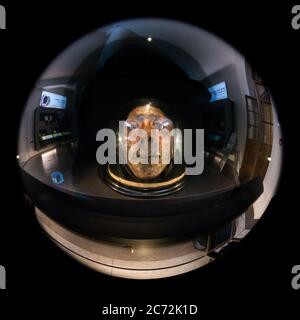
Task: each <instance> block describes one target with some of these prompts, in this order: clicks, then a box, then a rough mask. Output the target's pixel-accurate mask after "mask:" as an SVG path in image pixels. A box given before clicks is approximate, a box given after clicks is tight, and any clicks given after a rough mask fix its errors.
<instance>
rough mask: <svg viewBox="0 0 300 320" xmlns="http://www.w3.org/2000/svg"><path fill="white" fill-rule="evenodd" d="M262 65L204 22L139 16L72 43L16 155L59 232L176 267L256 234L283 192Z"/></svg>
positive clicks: (146, 263)
mask: <svg viewBox="0 0 300 320" xmlns="http://www.w3.org/2000/svg"><path fill="white" fill-rule="evenodd" d="M281 141H282V136H281V129H280V122H279V120H278V117H277V113H276V108H275V105H274V101H273V99H272V96H271V94H270V91H269V89H268V87H267V85H266V84H265V82H264V80H263V78H262V77H261V76H260V75H259V74H258V73H257V72H256V71H255V70H254V69H253V68H252V67H251V65H250V64H249V63H248V62H247V61H246V59H245V57H243V56H242V55H241V54H240V53H239V52H237V51H236V50H235V49H234V48H232V47H231V46H230V45H229V44H227V43H225V42H224V41H223V40H221V39H219V38H218V37H216V36H215V35H213V34H211V33H209V32H207V31H205V30H202V29H200V28H198V27H195V26H192V25H189V24H186V23H182V22H178V21H172V20H164V19H134V20H126V21H120V22H117V23H113V24H110V25H107V26H104V27H102V28H99V29H97V30H95V31H94V32H91V33H90V34H88V35H86V36H85V37H83V38H81V39H79V40H78V41H76V42H75V43H74V44H72V45H71V46H70V47H68V48H67V49H65V50H64V51H63V52H62V53H61V54H60V55H59V56H58V57H57V58H56V59H55V60H54V61H53V62H52V63H51V64H50V65H49V66H48V68H47V69H46V70H45V71H44V72H43V74H42V75H41V77H40V78H39V79H38V80H37V82H36V85H35V87H34V88H33V90H32V92H31V94H30V96H29V98H28V101H27V104H26V106H25V108H24V113H23V116H22V120H21V123H20V129H19V138H18V154H17V162H18V165H19V167H20V173H21V177H22V181H23V185H24V193H25V195H26V198H28V199H29V200H30V201H29V202H30V204H31V205H32V207H33V208H34V210H35V215H36V218H37V220H38V222H39V224H40V225H41V227H42V228H43V229H44V230H45V232H46V234H47V235H48V236H49V237H50V239H52V240H53V241H54V242H55V244H57V245H58V246H59V247H60V248H61V249H62V250H64V251H65V252H66V253H67V254H69V255H70V256H71V257H73V258H74V259H75V260H77V261H79V262H81V263H82V264H84V265H86V266H88V267H90V268H92V269H94V270H97V271H99V272H102V273H105V274H108V275H111V276H116V277H124V278H132V279H153V278H163V277H170V276H174V275H178V274H182V273H186V272H189V271H192V270H194V269H197V268H200V267H202V266H204V265H206V264H208V263H209V262H211V261H214V260H217V259H218V257H219V256H220V255H222V254H225V253H226V250H228V249H230V247H232V246H233V245H236V243H238V242H239V241H241V239H243V238H244V237H245V236H246V235H247V233H248V232H249V231H251V229H252V228H253V227H254V226H255V224H256V222H257V221H258V220H259V219H260V218H261V216H262V215H263V213H264V212H265V210H266V208H267V206H268V204H269V202H270V201H271V199H272V197H273V196H274V194H275V192H276V187H277V184H278V181H279V178H280V170H281V162H282V146H281V144H282V143H281Z"/></svg>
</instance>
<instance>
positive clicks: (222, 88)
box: [208, 81, 228, 102]
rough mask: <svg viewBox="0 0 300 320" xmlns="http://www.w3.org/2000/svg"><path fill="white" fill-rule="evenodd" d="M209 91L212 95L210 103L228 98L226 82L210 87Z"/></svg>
mask: <svg viewBox="0 0 300 320" xmlns="http://www.w3.org/2000/svg"><path fill="white" fill-rule="evenodd" d="M208 91H209V92H210V93H211V99H210V102H212V101H217V100H222V99H227V98H228V94H227V87H226V83H225V81H222V82H220V83H217V84H215V85H213V86H211V87H209V88H208Z"/></svg>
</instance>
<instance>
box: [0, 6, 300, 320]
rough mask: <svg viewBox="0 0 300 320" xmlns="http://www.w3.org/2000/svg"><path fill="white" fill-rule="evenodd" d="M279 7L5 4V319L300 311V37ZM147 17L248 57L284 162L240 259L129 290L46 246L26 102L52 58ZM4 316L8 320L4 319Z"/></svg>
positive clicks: (1, 231) (0, 46)
mask: <svg viewBox="0 0 300 320" xmlns="http://www.w3.org/2000/svg"><path fill="white" fill-rule="evenodd" d="M274 2H275V1H272V2H271V1H270V2H269V4H265V5H263V4H262V2H261V1H260V2H257V3H255V2H253V1H251V2H250V1H247V2H246V1H245V2H241V1H236V2H233V3H232V4H229V2H228V1H220V2H219V3H217V2H216V1H210V4H207V3H205V2H204V1H183V2H181V3H178V4H175V1H170V2H164V3H163V1H159V2H157V3H156V2H154V1H147V2H145V1H140V2H138V3H137V4H136V3H133V2H129V1H122V2H120V3H118V2H113V1H110V2H104V1H94V2H88V1H82V2H78V3H76V2H75V1H72V2H64V3H63V4H62V1H61V2H55V1H39V2H36V3H35V2H29V1H25V2H24V3H17V2H15V3H14V4H13V3H11V2H10V3H7V4H6V3H5V2H3V1H2V2H1V4H2V5H5V7H6V10H7V30H0V81H1V84H0V106H1V107H0V113H1V116H0V123H1V128H0V132H1V137H0V139H1V167H0V168H1V197H0V201H1V207H0V208H1V209H0V210H1V211H0V237H1V241H0V264H2V265H4V266H5V267H6V270H7V290H6V291H3V290H2V291H0V318H13V317H14V316H18V317H20V316H22V317H25V316H26V317H27V316H31V318H34V319H35V318H39V319H43V318H44V317H46V316H53V318H54V319H56V318H63V317H68V319H70V318H71V317H76V316H78V317H79V316H80V318H82V319H97V318H101V315H100V311H101V307H102V306H103V305H105V304H108V303H114V304H121V305H126V304H140V303H141V304H147V303H158V304H163V303H180V304H183V303H188V304H190V303H193V304H197V305H198V307H199V310H200V317H199V319H201V314H202V317H204V316H205V315H207V314H208V315H210V316H211V317H215V316H216V315H222V316H224V317H226V316H232V317H243V316H244V315H245V316H246V315H248V316H257V317H260V316H262V314H261V313H262V312H268V313H269V312H270V313H271V312H274V311H275V312H284V314H283V315H284V316H285V317H286V318H290V317H291V316H292V315H291V314H292V313H293V312H295V311H297V308H298V307H299V302H300V290H298V291H295V290H293V289H292V288H291V284H290V283H291V279H292V275H291V268H292V266H293V265H295V264H300V250H299V244H300V234H299V226H300V225H299V215H300V212H299V205H298V199H299V197H300V195H299V186H298V184H299V173H298V167H299V165H298V162H299V153H298V146H299V139H298V134H299V129H298V128H299V124H298V123H299V114H298V112H299V111H298V110H299V108H300V99H299V91H300V49H299V48H300V47H299V42H300V30H299V31H295V30H293V29H292V27H291V18H292V14H291V8H292V6H293V4H292V3H291V4H288V3H287V2H283V1H282V3H281V4H279V3H274ZM294 4H296V3H294ZM146 16H151V17H167V18H173V19H177V20H181V21H187V22H190V23H193V24H195V25H198V26H200V27H202V28H205V29H207V30H209V31H211V32H214V33H215V34H217V35H219V36H220V37H221V38H223V39H224V40H226V41H227V42H229V43H230V44H232V45H233V46H234V47H235V48H237V49H238V50H239V51H240V52H241V53H242V54H243V55H245V57H246V58H247V59H248V60H249V61H250V63H251V64H252V65H253V67H254V68H255V69H256V70H257V71H259V72H260V73H261V74H262V75H263V76H264V78H265V81H266V83H267V84H268V85H269V87H270V89H271V92H272V94H273V97H274V100H275V103H276V105H277V107H278V111H279V116H280V121H281V123H282V127H283V133H284V145H285V147H284V156H285V159H284V166H283V173H282V179H281V184H280V187H279V190H278V193H277V195H276V196H275V198H274V199H273V200H272V202H271V204H270V206H269V208H268V210H267V211H266V213H265V214H264V216H263V218H262V219H261V220H260V221H259V223H258V224H257V226H256V227H255V229H254V230H253V231H252V232H251V233H250V234H249V236H247V237H246V239H244V241H242V243H241V244H240V246H239V247H238V248H237V249H236V250H234V252H232V253H229V254H228V255H226V257H224V258H222V259H221V260H219V261H218V262H216V263H212V264H210V265H208V266H206V267H204V268H201V269H199V270H196V271H194V272H191V273H188V274H185V275H181V276H177V277H174V278H170V279H162V280H151V281H133V280H124V279H117V278H111V277H108V276H105V275H102V274H98V273H96V272H94V271H91V270H89V269H86V268H85V267H83V266H81V265H80V264H78V263H76V262H74V261H73V260H72V259H71V258H69V257H68V256H66V255H65V254H64V253H62V252H61V251H60V250H58V249H57V248H56V247H55V246H54V245H53V244H52V243H51V242H50V241H49V240H48V239H47V238H46V236H45V235H44V234H43V233H42V231H41V230H40V228H39V227H38V225H37V223H36V221H35V219H34V217H33V215H32V213H31V212H29V210H28V209H26V207H25V204H24V200H23V197H22V187H21V184H20V181H19V176H18V171H17V166H16V159H15V156H16V154H17V151H16V139H17V132H18V126H19V121H20V116H21V113H22V109H23V107H24V105H25V102H26V99H27V97H28V95H29V93H30V91H31V89H32V87H33V86H34V83H35V81H36V80H37V79H38V77H39V76H40V74H41V73H42V71H43V70H44V69H45V68H46V67H47V65H48V64H49V63H50V62H51V61H52V60H53V59H54V58H55V57H56V55H57V54H59V53H60V52H61V51H62V50H63V49H64V48H66V47H67V46H68V45H69V44H71V43H72V42H73V41H75V40H76V39H78V38H79V37H80V36H83V35H85V34H86V33H88V32H89V31H92V30H93V29H95V28H98V27H99V26H102V25H105V24H106V23H110V22H114V21H118V20H121V19H125V18H131V17H146ZM45 39H46V41H45ZM4 309H7V311H8V312H9V313H8V314H7V315H6V316H5V317H2V314H4ZM204 314H205V315H204ZM296 314H297V313H296ZM296 314H295V316H296Z"/></svg>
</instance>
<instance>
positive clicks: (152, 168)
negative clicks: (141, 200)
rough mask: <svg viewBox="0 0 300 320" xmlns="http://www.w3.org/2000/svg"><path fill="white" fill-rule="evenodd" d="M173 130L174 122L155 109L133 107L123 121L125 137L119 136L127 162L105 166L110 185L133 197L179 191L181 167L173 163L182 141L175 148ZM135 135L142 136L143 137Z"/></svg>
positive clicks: (144, 105) (158, 109)
mask: <svg viewBox="0 0 300 320" xmlns="http://www.w3.org/2000/svg"><path fill="white" fill-rule="evenodd" d="M173 129H175V127H174V122H173V121H172V120H171V119H170V118H168V117H167V116H166V114H165V113H164V112H163V111H162V110H161V108H159V107H158V106H156V105H152V104H151V103H147V104H143V105H138V106H136V107H134V108H133V109H132V110H131V111H130V112H129V114H128V116H127V119H126V121H125V134H124V135H121V134H120V133H119V145H118V148H119V149H121V150H122V151H121V153H122V152H123V153H125V154H126V159H127V163H125V164H120V163H118V164H116V165H112V164H110V165H108V169H107V173H108V175H107V176H108V179H107V181H109V185H110V186H111V187H113V188H114V189H116V190H118V191H123V192H124V191H125V190H126V194H130V193H132V194H133V195H135V196H136V195H144V196H153V195H156V196H157V195H164V194H167V193H170V192H172V191H176V190H179V189H180V188H181V187H182V184H183V178H184V175H185V173H184V171H185V170H184V166H183V165H182V164H174V151H175V149H176V148H181V147H182V145H181V141H180V142H179V143H177V145H175V143H174V142H175V139H174V131H173ZM136 133H142V138H141V136H139V135H137V134H136ZM177 140H178V139H177ZM117 154H118V152H117ZM151 191H153V192H151Z"/></svg>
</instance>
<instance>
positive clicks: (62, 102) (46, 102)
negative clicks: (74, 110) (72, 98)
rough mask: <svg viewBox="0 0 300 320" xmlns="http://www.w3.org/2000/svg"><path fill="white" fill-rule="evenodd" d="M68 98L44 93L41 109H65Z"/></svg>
mask: <svg viewBox="0 0 300 320" xmlns="http://www.w3.org/2000/svg"><path fill="white" fill-rule="evenodd" d="M66 106H67V97H66V96H62V95H60V94H56V93H52V92H48V91H43V92H42V95H41V101H40V107H45V108H57V109H65V108H66Z"/></svg>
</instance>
